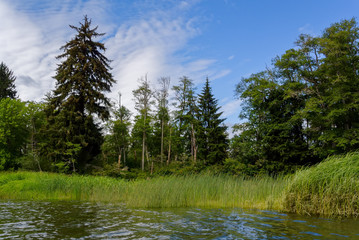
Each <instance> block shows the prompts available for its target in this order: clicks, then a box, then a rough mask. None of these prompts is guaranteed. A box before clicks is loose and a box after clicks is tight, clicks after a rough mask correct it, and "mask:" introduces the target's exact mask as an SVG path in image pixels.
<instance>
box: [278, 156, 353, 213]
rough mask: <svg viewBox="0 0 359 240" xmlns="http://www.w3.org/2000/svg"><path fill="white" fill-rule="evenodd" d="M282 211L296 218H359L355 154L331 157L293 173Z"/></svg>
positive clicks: (286, 190) (285, 193)
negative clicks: (314, 216)
mask: <svg viewBox="0 0 359 240" xmlns="http://www.w3.org/2000/svg"><path fill="white" fill-rule="evenodd" d="M283 197H284V199H283V202H284V203H285V205H284V209H285V210H286V211H289V212H296V213H300V214H309V215H310V214H317V215H327V216H328V215H329V216H330V215H336V216H338V215H339V216H355V217H358V216H359V153H353V154H348V155H346V156H339V157H331V158H328V159H327V160H325V161H323V162H321V163H319V164H318V165H317V166H315V167H311V168H308V169H305V170H301V171H298V172H296V174H295V175H294V176H293V178H292V180H291V181H290V182H289V185H288V186H287V188H286V189H285V192H284V195H283Z"/></svg>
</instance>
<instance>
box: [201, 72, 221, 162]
mask: <svg viewBox="0 0 359 240" xmlns="http://www.w3.org/2000/svg"><path fill="white" fill-rule="evenodd" d="M217 102H218V101H217V99H215V98H214V96H213V94H212V88H211V87H210V86H209V81H208V78H207V79H206V84H205V86H204V88H203V90H202V93H201V94H200V95H199V96H198V107H197V120H198V124H199V127H198V130H197V132H198V133H197V143H198V156H199V159H202V160H204V161H205V163H206V164H207V165H210V164H217V163H222V162H223V161H224V159H225V158H226V157H227V149H228V139H227V134H226V130H227V127H226V126H225V125H224V124H223V122H224V120H225V119H223V118H221V115H222V113H223V112H219V109H220V107H218V104H217Z"/></svg>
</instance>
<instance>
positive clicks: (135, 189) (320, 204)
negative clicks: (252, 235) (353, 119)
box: [0, 154, 359, 216]
mask: <svg viewBox="0 0 359 240" xmlns="http://www.w3.org/2000/svg"><path fill="white" fill-rule="evenodd" d="M358 194H359V154H350V155H347V156H344V157H336V158H330V159H328V160H326V161H324V162H322V163H320V164H319V165H317V166H315V167H312V168H308V169H305V170H301V171H298V172H297V173H296V174H294V175H291V176H286V177H278V178H275V179H274V178H271V177H258V178H244V177H235V176H225V175H223V176H211V175H192V176H169V177H156V178H153V179H148V180H136V181H126V180H121V179H114V178H108V177H93V176H76V175H74V176H68V175H62V174H54V173H33V172H13V173H10V172H7V173H1V174H0V198H1V199H24V200H83V201H102V202H113V203H124V204H126V205H127V206H128V207H204V208H225V207H239V208H256V209H271V210H277V211H288V212H296V213H300V214H320V215H340V216H358V213H359V195H358Z"/></svg>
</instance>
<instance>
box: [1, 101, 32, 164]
mask: <svg viewBox="0 0 359 240" xmlns="http://www.w3.org/2000/svg"><path fill="white" fill-rule="evenodd" d="M27 123H28V116H27V109H26V105H25V103H24V102H21V101H20V100H16V99H10V98H4V99H1V100H0V170H8V169H17V168H18V167H19V166H20V163H19V162H17V158H19V157H21V156H22V152H23V150H24V148H25V146H26V143H27V138H28V136H29V132H28V128H27Z"/></svg>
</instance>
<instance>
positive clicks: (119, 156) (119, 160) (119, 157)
mask: <svg viewBox="0 0 359 240" xmlns="http://www.w3.org/2000/svg"><path fill="white" fill-rule="evenodd" d="M118 168H119V169H120V168H121V152H120V154H119V155H118Z"/></svg>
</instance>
